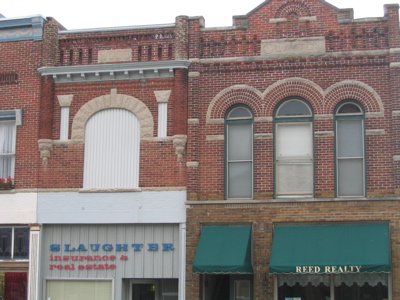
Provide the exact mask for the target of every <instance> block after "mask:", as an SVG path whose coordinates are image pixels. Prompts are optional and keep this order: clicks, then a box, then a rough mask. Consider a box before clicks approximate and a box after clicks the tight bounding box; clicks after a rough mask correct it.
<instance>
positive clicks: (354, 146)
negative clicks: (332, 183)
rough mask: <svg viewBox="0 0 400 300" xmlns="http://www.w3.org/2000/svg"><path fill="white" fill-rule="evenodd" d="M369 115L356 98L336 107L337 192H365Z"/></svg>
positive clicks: (342, 195)
mask: <svg viewBox="0 0 400 300" xmlns="http://www.w3.org/2000/svg"><path fill="white" fill-rule="evenodd" d="M364 121H365V115H364V111H363V109H362V106H361V105H360V104H359V103H357V102H355V101H344V102H342V103H340V104H339V106H338V107H337V109H336V111H335V154H336V161H335V164H336V195H337V196H338V197H357V196H361V197H363V196H365V189H366V186H365V122H364Z"/></svg>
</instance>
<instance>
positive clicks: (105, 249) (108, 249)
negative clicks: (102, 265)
mask: <svg viewBox="0 0 400 300" xmlns="http://www.w3.org/2000/svg"><path fill="white" fill-rule="evenodd" d="M101 248H102V249H103V250H104V251H112V250H113V246H112V245H111V244H104V245H103V247H101Z"/></svg>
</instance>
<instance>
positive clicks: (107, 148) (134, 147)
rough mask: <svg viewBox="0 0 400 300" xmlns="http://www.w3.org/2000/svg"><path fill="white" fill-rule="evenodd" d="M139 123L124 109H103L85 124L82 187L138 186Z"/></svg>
mask: <svg viewBox="0 0 400 300" xmlns="http://www.w3.org/2000/svg"><path fill="white" fill-rule="evenodd" d="M139 151H140V123H139V119H138V118H137V117H136V116H135V115H134V114H133V113H131V112H129V111H127V110H124V109H106V110H102V111H99V112H97V113H96V114H94V115H93V116H92V117H91V118H90V119H89V120H88V122H87V123H86V129H85V157H84V160H85V166H84V175H83V187H84V188H136V187H138V186H139Z"/></svg>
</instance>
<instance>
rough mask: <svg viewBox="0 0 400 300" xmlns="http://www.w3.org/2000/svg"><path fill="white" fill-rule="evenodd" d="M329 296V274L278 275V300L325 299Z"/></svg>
mask: <svg viewBox="0 0 400 300" xmlns="http://www.w3.org/2000/svg"><path fill="white" fill-rule="evenodd" d="M330 297H331V295H330V275H297V274H296V275H292V274H282V275H279V276H278V300H287V299H288V298H289V299H290V300H294V298H298V299H296V300H308V299H310V300H311V299H312V300H326V299H329V298H330Z"/></svg>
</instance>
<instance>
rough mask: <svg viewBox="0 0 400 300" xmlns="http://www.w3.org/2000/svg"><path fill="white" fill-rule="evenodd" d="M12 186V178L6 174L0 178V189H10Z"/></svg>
mask: <svg viewBox="0 0 400 300" xmlns="http://www.w3.org/2000/svg"><path fill="white" fill-rule="evenodd" d="M13 188H14V178H11V176H8V177H7V178H0V189H2V190H10V189H13Z"/></svg>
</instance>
